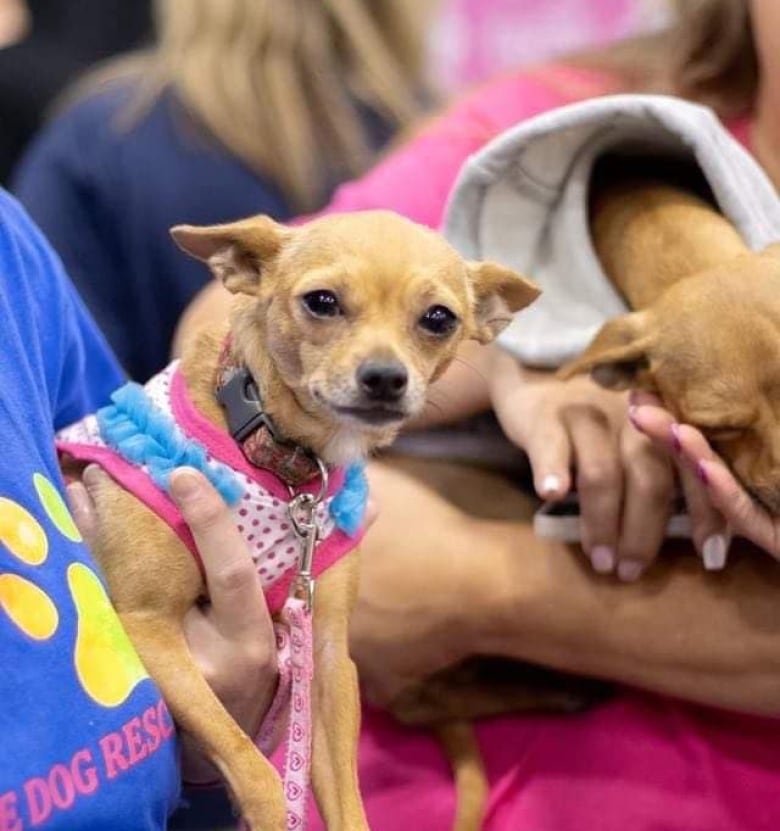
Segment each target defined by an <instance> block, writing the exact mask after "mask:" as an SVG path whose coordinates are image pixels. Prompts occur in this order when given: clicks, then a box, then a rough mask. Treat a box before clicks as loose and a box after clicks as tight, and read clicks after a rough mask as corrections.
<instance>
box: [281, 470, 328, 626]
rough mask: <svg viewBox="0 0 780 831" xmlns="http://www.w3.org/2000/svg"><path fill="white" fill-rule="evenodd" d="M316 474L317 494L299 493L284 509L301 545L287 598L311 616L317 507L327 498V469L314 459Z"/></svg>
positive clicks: (316, 540) (318, 538) (318, 531)
mask: <svg viewBox="0 0 780 831" xmlns="http://www.w3.org/2000/svg"><path fill="white" fill-rule="evenodd" d="M315 460H316V462H317V467H318V468H319V471H320V490H319V492H318V493H317V494H313V493H308V492H304V493H299V494H296V495H295V496H293V498H292V500H291V501H290V504H289V507H288V509H287V510H288V513H289V515H290V521H291V522H292V526H293V529H294V530H295V533H296V534H297V536H298V539H299V540H300V541H301V546H302V548H301V557H300V560H299V561H298V573H297V574H296V575H295V577H294V578H293V581H292V584H291V585H290V597H295V598H297V599H299V600H303V601H304V602H305V603H306V611H307V612H311V610H312V606H313V604H314V576H313V575H312V565H313V562H314V552H315V551H316V549H317V543H318V542H319V540H320V525H319V523H318V521H317V517H316V510H317V506H318V505H320V503H321V502H322V501H323V500H324V499H325V497H326V496H327V494H328V469H327V468H326V467H325V465H324V463H323V462H322V460H321V459H320V458H319V457H318V456H315Z"/></svg>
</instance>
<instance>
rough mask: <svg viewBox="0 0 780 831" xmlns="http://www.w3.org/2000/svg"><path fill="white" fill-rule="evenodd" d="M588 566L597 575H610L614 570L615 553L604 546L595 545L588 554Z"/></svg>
mask: <svg viewBox="0 0 780 831" xmlns="http://www.w3.org/2000/svg"><path fill="white" fill-rule="evenodd" d="M590 564H591V565H592V566H593V570H594V571H595V572H596V573H598V574H611V573H612V572H613V571H614V569H615V552H614V551H613V550H612V549H611V548H609V547H608V546H606V545H597V546H594V548H593V549H592V550H591V552H590Z"/></svg>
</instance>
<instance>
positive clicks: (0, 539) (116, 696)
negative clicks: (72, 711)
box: [0, 473, 149, 707]
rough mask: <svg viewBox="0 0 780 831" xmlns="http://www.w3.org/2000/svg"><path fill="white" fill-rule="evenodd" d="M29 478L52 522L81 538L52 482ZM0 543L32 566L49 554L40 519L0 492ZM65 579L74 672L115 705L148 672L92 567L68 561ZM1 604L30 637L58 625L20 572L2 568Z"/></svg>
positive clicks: (49, 605)
mask: <svg viewBox="0 0 780 831" xmlns="http://www.w3.org/2000/svg"><path fill="white" fill-rule="evenodd" d="M33 482H34V485H35V490H36V492H37V494H38V499H39V500H40V505H41V507H42V508H43V511H44V512H45V513H46V516H47V517H48V519H49V520H50V522H51V524H52V525H53V526H54V528H55V529H56V530H57V531H58V532H59V533H60V534H62V536H64V537H65V538H66V539H68V540H71V541H73V542H81V535H80V534H79V531H78V528H77V527H76V524H75V523H74V522H73V518H72V517H71V515H70V512H69V511H68V509H67V507H66V505H65V503H64V502H63V500H62V497H61V496H60V494H59V492H58V491H57V489H56V488H55V487H54V485H52V483H51V482H50V481H49V480H48V479H47V478H46V477H45V476H42V475H41V474H39V473H36V474H34V476H33ZM0 544H2V545H4V546H5V547H6V548H7V549H8V551H10V552H11V554H12V555H13V556H15V557H16V558H17V559H19V560H21V561H22V562H23V563H26V564H27V565H30V566H40V565H42V564H43V563H44V562H45V561H46V558H47V557H48V555H49V540H48V537H47V536H46V532H45V531H44V529H43V527H42V526H41V524H40V523H39V522H38V520H37V519H35V517H34V516H33V515H32V514H31V513H30V512H29V511H27V510H25V508H23V507H22V506H21V505H19V504H18V503H17V502H14V501H13V500H11V499H6V498H4V497H0ZM67 583H68V589H69V591H70V596H71V599H72V601H73V605H74V607H75V609H76V615H77V620H78V623H77V631H76V638H75V643H74V645H73V659H74V660H73V663H74V667H75V669H76V676H77V677H78V679H79V682H80V683H81V686H82V688H83V689H84V692H86V693H87V695H89V696H90V698H92V699H93V700H94V701H96V702H97V703H98V704H102V705H103V706H104V707H116V706H118V705H120V704H121V703H122V702H123V701H125V700H126V699H127V697H128V696H129V695H130V693H131V692H132V691H133V689H134V688H135V687H136V685H137V684H138V683H139V682H140V681H142V680H143V679H144V678H148V677H149V676H148V674H147V672H146V670H145V669H144V666H143V664H142V663H141V661H140V659H139V658H138V656H137V655H136V653H135V650H134V649H133V647H132V644H131V643H130V641H129V639H128V637H127V635H126V634H125V631H124V629H123V628H122V624H121V623H120V622H119V618H118V617H117V615H116V612H115V611H114V609H113V607H112V606H111V603H110V601H109V599H108V596H107V595H106V592H105V589H104V588H103V584H102V583H101V582H100V580H99V579H98V577H97V575H96V574H95V573H94V571H92V569H90V568H89V567H88V566H86V565H84V564H83V563H78V562H74V563H71V564H70V565H69V566H68V569H67ZM0 609H2V610H3V611H4V612H5V614H6V615H7V616H8V617H9V618H10V620H11V621H12V622H13V623H14V624H15V625H16V626H17V628H18V629H20V630H21V631H22V632H23V633H24V634H25V635H27V636H28V637H30V638H31V639H32V640H34V641H45V640H49V639H50V638H52V637H54V635H55V634H56V632H57V630H58V628H59V622H60V615H59V611H58V609H57V605H56V603H55V602H54V601H53V600H52V599H51V598H50V597H49V595H48V594H47V593H46V592H45V591H43V589H41V588H39V587H38V586H37V585H36V584H35V583H33V582H32V581H31V580H28V579H27V578H25V577H22V576H20V575H18V574H12V573H7V574H3V573H0Z"/></svg>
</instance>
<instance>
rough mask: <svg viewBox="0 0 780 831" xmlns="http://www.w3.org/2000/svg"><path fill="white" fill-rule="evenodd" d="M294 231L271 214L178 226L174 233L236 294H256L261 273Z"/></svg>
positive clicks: (191, 252)
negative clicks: (228, 221)
mask: <svg viewBox="0 0 780 831" xmlns="http://www.w3.org/2000/svg"><path fill="white" fill-rule="evenodd" d="M292 234H293V231H292V230H291V229H290V228H286V227H285V226H284V225H280V224H279V223H278V222H274V220H273V219H271V218H270V217H268V216H262V215H261V216H253V217H250V218H249V219H242V220H240V221H239V222H231V223H228V224H226V225H202V226H197V225H177V226H176V227H174V228H171V236H172V237H173V239H174V241H175V242H176V244H177V245H178V246H179V248H181V250H182V251H184V252H185V253H187V254H189V255H190V256H191V257H195V259H197V260H202V261H203V262H205V263H206V264H207V265H208V266H209V268H210V269H211V271H212V273H213V274H214V276H215V277H216V278H217V279H218V280H221V281H222V283H223V284H224V286H225V288H226V289H227V290H228V291H231V292H233V293H234V294H237V293H242V294H256V293H257V289H258V286H259V285H260V277H261V275H262V274H263V273H264V272H265V271H267V270H268V268H269V266H270V265H271V264H272V262H273V260H274V259H275V257H276V256H277V255H278V254H279V252H280V251H281V250H282V247H283V246H284V244H285V243H286V242H287V241H288V240H289V239H290V237H291V236H292Z"/></svg>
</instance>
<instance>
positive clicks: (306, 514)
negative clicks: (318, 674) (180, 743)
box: [255, 459, 328, 831]
mask: <svg viewBox="0 0 780 831" xmlns="http://www.w3.org/2000/svg"><path fill="white" fill-rule="evenodd" d="M317 461H318V463H319V465H320V471H321V475H322V489H321V490H320V493H319V495H317V496H313V495H312V494H310V493H299V494H298V495H297V496H295V497H294V499H293V500H292V502H291V503H290V508H289V511H290V518H291V520H292V523H293V526H294V528H295V530H296V532H297V534H298V536H299V537H300V539H301V542H302V551H301V559H300V562H299V564H298V573H297V574H296V576H295V579H294V580H293V583H292V586H291V588H290V595H289V597H288V598H287V600H286V601H285V604H284V607H283V609H282V622H281V623H277V624H275V625H274V629H275V632H276V648H277V650H278V653H279V657H278V662H279V683H278V686H277V689H276V695H275V696H274V700H273V702H272V703H271V707H270V709H269V710H268V714H267V715H266V717H265V720H264V721H263V724H262V726H261V727H260V731H259V733H258V734H257V737H256V738H255V744H256V745H257V748H258V750H259V751H260V752H261V753H262V754H263V755H264V756H269V755H270V753H271V751H272V750H273V747H274V745H275V740H276V738H277V737H278V734H279V728H280V725H281V723H282V720H283V718H284V714H285V712H287V711H288V710H289V716H288V722H287V752H286V754H285V760H284V797H285V800H286V802H287V831H302V829H303V828H304V827H305V823H306V800H307V797H308V793H309V782H310V779H311V748H312V716H311V710H312V701H311V681H312V678H313V676H314V657H313V634H312V625H311V621H312V603H313V600H314V578H313V577H312V571H311V569H312V561H313V558H314V552H315V550H316V547H317V542H318V539H319V527H318V525H317V520H316V518H315V516H314V512H315V510H316V508H317V505H318V504H319V503H320V502H321V501H322V499H324V497H325V495H326V493H327V488H328V475H327V471H326V470H325V467H324V465H322V463H321V462H319V459H318V460H317ZM288 704H289V707H288Z"/></svg>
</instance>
